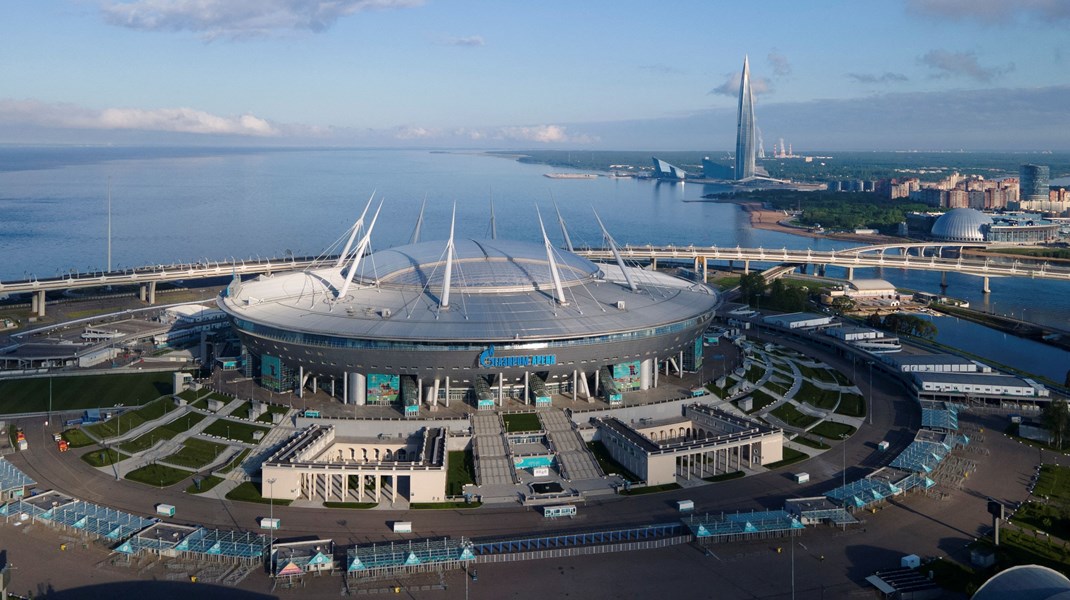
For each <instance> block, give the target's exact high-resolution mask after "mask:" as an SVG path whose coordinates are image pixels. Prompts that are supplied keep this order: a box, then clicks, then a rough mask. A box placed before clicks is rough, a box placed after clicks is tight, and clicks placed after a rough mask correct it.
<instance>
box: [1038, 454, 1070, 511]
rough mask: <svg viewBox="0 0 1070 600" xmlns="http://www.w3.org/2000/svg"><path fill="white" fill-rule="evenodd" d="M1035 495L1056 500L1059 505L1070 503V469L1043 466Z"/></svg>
mask: <svg viewBox="0 0 1070 600" xmlns="http://www.w3.org/2000/svg"><path fill="white" fill-rule="evenodd" d="M1033 495H1034V496H1037V497H1043V498H1048V499H1050V500H1054V501H1055V502H1056V503H1057V504H1064V503H1067V502H1070V467H1060V466H1059V465H1051V464H1045V465H1041V467H1040V478H1039V479H1038V480H1037V485H1036V487H1034V488H1033Z"/></svg>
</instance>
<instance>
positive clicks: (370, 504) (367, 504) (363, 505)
mask: <svg viewBox="0 0 1070 600" xmlns="http://www.w3.org/2000/svg"><path fill="white" fill-rule="evenodd" d="M323 506H325V507H327V508H353V509H361V510H367V509H369V508H375V507H376V506H379V505H378V504H376V503H375V502H324V503H323Z"/></svg>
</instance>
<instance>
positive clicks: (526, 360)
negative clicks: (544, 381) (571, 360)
mask: <svg viewBox="0 0 1070 600" xmlns="http://www.w3.org/2000/svg"><path fill="white" fill-rule="evenodd" d="M556 364H557V355H556V354H521V355H520V356H494V346H490V347H489V348H487V349H486V350H484V351H483V352H480V353H479V366H481V367H483V368H485V369H507V368H512V367H545V366H550V365H556Z"/></svg>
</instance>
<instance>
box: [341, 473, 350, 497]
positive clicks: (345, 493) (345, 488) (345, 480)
mask: <svg viewBox="0 0 1070 600" xmlns="http://www.w3.org/2000/svg"><path fill="white" fill-rule="evenodd" d="M348 500H349V471H342V502H347V501H348Z"/></svg>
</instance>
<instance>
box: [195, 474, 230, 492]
mask: <svg viewBox="0 0 1070 600" xmlns="http://www.w3.org/2000/svg"><path fill="white" fill-rule="evenodd" d="M221 483H223V478H222V477H216V476H215V475H209V476H207V477H204V478H202V479H201V487H200V489H198V488H197V484H195V483H191V484H189V487H188V488H186V493H187V494H203V493H205V492H207V491H209V490H211V489H212V488H214V487H215V486H217V485H219V484H221Z"/></svg>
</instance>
